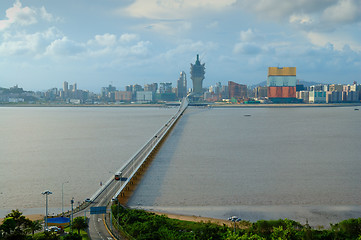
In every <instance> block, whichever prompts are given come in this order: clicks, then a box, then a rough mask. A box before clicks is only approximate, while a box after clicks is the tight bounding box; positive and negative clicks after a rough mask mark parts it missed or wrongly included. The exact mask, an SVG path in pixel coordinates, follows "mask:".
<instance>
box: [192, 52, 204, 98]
mask: <svg viewBox="0 0 361 240" xmlns="http://www.w3.org/2000/svg"><path fill="white" fill-rule="evenodd" d="M204 74H205V63H203V64H201V62H200V61H199V55H198V54H197V60H196V62H195V64H192V63H191V79H192V81H193V92H192V95H193V96H196V97H197V96H200V95H202V94H203V87H202V84H203V80H204Z"/></svg>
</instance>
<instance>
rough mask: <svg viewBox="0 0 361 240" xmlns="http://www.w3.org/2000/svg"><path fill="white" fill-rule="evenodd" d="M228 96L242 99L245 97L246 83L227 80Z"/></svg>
mask: <svg viewBox="0 0 361 240" xmlns="http://www.w3.org/2000/svg"><path fill="white" fill-rule="evenodd" d="M228 91H229V98H235V99H244V98H246V97H247V85H242V84H238V83H235V82H232V81H229V82H228Z"/></svg>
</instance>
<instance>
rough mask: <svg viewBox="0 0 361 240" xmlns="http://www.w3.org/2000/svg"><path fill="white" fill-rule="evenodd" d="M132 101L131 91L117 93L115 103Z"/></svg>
mask: <svg viewBox="0 0 361 240" xmlns="http://www.w3.org/2000/svg"><path fill="white" fill-rule="evenodd" d="M131 100H132V92H129V91H115V101H117V102H130V101H131Z"/></svg>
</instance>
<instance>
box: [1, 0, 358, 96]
mask: <svg viewBox="0 0 361 240" xmlns="http://www.w3.org/2000/svg"><path fill="white" fill-rule="evenodd" d="M197 54H199V56H200V60H201V62H202V63H205V67H206V74H205V79H204V81H203V86H211V85H215V84H216V82H221V83H222V85H227V84H228V81H234V82H237V83H240V84H246V85H253V84H257V83H259V82H262V81H265V80H266V79H267V71H268V67H296V68H297V79H300V80H303V81H313V82H320V83H330V84H331V83H339V84H352V83H353V81H358V83H361V1H360V0H318V1H315V0H292V1H285V0H102V1H98V0H77V1H70V0H62V1H53V0H1V1H0V87H4V88H9V87H12V86H15V85H18V86H19V87H22V88H23V89H24V90H27V91H44V90H47V89H50V88H54V87H56V88H62V86H63V82H64V81H67V82H68V83H69V84H74V83H77V86H78V89H82V90H89V91H93V92H100V89H101V87H105V86H108V85H109V84H111V85H113V86H115V87H116V88H117V89H118V90H124V88H125V86H126V85H130V84H140V85H144V84H148V83H153V82H156V83H160V82H172V84H173V86H176V81H177V79H178V77H179V74H180V72H181V71H185V73H186V74H187V80H188V87H192V84H191V79H190V73H189V72H190V63H194V62H195V60H196V55H197Z"/></svg>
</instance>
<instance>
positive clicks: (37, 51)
mask: <svg viewBox="0 0 361 240" xmlns="http://www.w3.org/2000/svg"><path fill="white" fill-rule="evenodd" d="M61 36H62V34H61V32H60V31H59V30H58V29H56V28H49V29H48V30H47V31H44V32H37V33H32V34H28V33H26V32H17V33H15V34H11V33H8V32H6V33H4V34H3V37H2V39H1V40H2V41H1V44H0V55H1V56H16V55H30V56H34V57H39V56H41V55H42V54H43V53H44V52H45V51H46V48H47V46H48V45H49V44H50V43H51V42H52V41H54V40H55V39H57V38H59V37H61Z"/></svg>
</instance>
